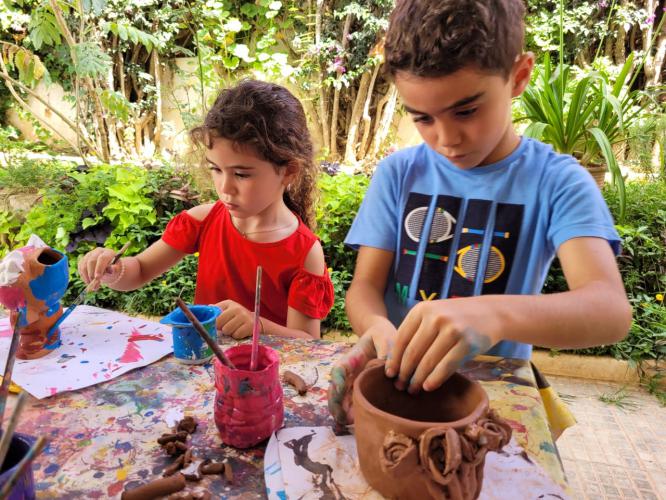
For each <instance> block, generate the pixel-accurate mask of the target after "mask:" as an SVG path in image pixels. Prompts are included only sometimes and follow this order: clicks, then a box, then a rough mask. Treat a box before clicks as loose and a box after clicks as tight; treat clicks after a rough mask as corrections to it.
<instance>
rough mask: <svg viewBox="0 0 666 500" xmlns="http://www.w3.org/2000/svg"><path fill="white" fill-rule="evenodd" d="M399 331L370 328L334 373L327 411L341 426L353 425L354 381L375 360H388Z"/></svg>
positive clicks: (329, 387)
mask: <svg viewBox="0 0 666 500" xmlns="http://www.w3.org/2000/svg"><path fill="white" fill-rule="evenodd" d="M397 333H398V332H397V330H396V329H395V328H394V327H393V326H392V325H391V326H388V325H386V324H382V325H377V326H373V327H370V328H369V329H368V330H366V332H365V333H364V334H363V336H362V337H361V338H360V339H359V340H358V342H357V343H356V345H354V347H352V348H351V349H350V350H349V352H347V353H346V354H345V355H344V356H343V357H342V359H341V360H340V361H339V362H338V363H337V364H336V365H335V366H334V367H333V368H332V369H331V378H330V382H329V386H328V409H329V411H330V412H331V415H332V416H333V419H334V420H335V422H336V423H337V424H338V425H349V424H352V423H354V415H353V413H352V389H353V387H354V380H356V377H358V375H359V374H360V373H361V372H362V371H363V368H365V365H366V364H368V362H369V361H370V360H372V359H375V358H376V359H386V357H387V356H388V353H389V351H390V350H391V347H392V346H393V343H394V342H395V338H396V336H397Z"/></svg>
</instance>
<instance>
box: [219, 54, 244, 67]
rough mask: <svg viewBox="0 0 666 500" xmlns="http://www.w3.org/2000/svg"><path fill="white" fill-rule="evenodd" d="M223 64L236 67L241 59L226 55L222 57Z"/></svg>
mask: <svg viewBox="0 0 666 500" xmlns="http://www.w3.org/2000/svg"><path fill="white" fill-rule="evenodd" d="M222 64H223V65H224V67H225V68H227V69H236V68H237V67H238V65H239V64H240V59H238V58H237V57H236V56H232V57H226V56H225V57H223V58H222Z"/></svg>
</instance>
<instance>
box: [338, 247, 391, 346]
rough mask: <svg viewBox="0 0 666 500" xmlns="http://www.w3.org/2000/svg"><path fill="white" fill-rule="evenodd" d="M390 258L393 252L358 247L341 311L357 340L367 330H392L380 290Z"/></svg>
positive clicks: (388, 267) (387, 271)
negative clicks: (382, 328) (350, 280)
mask: <svg viewBox="0 0 666 500" xmlns="http://www.w3.org/2000/svg"><path fill="white" fill-rule="evenodd" d="M393 257H394V253H393V252H389V251H388V250H382V249H380V248H372V247H363V246H362V247H361V248H360V249H359V251H358V256H357V258H356V268H355V270H354V277H353V279H352V282H351V285H350V286H349V290H347V296H346V298H345V309H346V311H347V316H348V317H349V322H350V323H351V325H352V329H353V330H354V332H355V333H356V334H357V335H358V336H359V337H360V336H362V335H363V334H365V332H367V331H368V330H369V329H370V328H376V327H387V328H389V327H390V329H393V330H395V328H394V327H393V325H392V324H391V322H390V321H389V320H388V316H387V314H386V306H385V305H384V290H385V289H386V282H387V280H388V275H389V272H390V270H391V266H392V265H393Z"/></svg>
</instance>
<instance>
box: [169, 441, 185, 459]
mask: <svg viewBox="0 0 666 500" xmlns="http://www.w3.org/2000/svg"><path fill="white" fill-rule="evenodd" d="M187 449H188V448H187V445H186V444H185V443H183V442H181V441H171V442H170V443H167V444H166V445H164V451H166V453H167V455H170V456H172V457H175V456H177V455H182V454H183V453H185V452H186V451H187Z"/></svg>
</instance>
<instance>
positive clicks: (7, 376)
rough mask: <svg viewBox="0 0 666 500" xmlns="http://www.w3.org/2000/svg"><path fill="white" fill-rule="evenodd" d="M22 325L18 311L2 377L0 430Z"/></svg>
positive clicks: (0, 385)
mask: <svg viewBox="0 0 666 500" xmlns="http://www.w3.org/2000/svg"><path fill="white" fill-rule="evenodd" d="M20 323H21V310H20V309H19V310H17V311H16V322H15V323H14V328H13V329H12V340H11V342H10V344H9V352H8V353H7V362H6V363H5V372H4V374H3V375H2V384H0V429H1V428H2V419H3V418H4V416H5V407H6V406H7V396H9V386H10V384H11V383H12V372H13V371H14V361H16V351H17V350H18V346H19V326H20Z"/></svg>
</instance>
